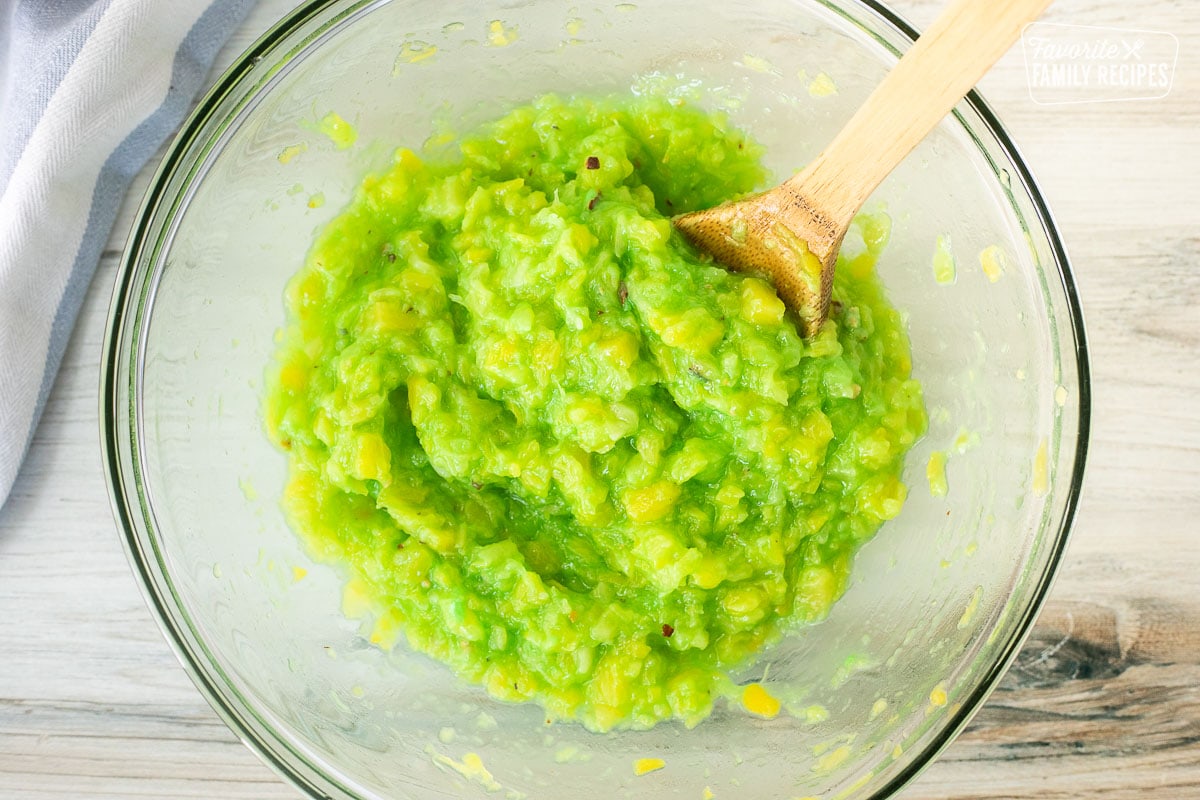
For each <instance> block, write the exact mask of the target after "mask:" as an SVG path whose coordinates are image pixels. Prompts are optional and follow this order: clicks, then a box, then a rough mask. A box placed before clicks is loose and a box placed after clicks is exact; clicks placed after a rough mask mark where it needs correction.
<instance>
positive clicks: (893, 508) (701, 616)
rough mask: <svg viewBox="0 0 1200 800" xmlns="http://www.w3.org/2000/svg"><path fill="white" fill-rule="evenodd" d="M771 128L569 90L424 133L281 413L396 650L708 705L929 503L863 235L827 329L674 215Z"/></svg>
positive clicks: (297, 339) (741, 164)
mask: <svg viewBox="0 0 1200 800" xmlns="http://www.w3.org/2000/svg"><path fill="white" fill-rule="evenodd" d="M760 156H761V148H760V147H759V146H758V145H756V144H754V143H753V142H751V141H749V140H748V139H747V138H746V136H745V134H744V133H742V132H741V131H738V130H736V129H734V128H732V127H730V126H729V124H728V123H727V122H726V121H725V120H724V119H723V118H721V117H720V116H713V115H710V114H707V113H705V112H703V111H700V110H698V109H696V108H692V107H689V106H677V105H674V104H672V103H670V102H668V101H666V100H657V99H646V98H637V97H633V96H623V97H612V98H605V99H587V98H560V97H555V96H547V97H543V98H540V99H538V100H536V101H535V102H534V103H532V104H531V105H528V106H525V107H522V108H517V109H515V110H513V111H512V112H510V113H508V114H507V115H505V116H504V117H502V118H501V119H498V120H496V121H495V122H492V123H490V124H488V125H486V126H485V127H483V128H482V129H481V130H479V131H478V132H476V133H475V134H474V135H472V136H470V137H468V138H464V139H462V140H461V141H460V142H458V143H457V144H456V145H455V146H454V147H453V148H452V149H451V151H450V152H449V153H447V152H446V150H445V148H443V149H442V150H440V151H438V154H436V155H433V154H426V155H425V156H418V155H417V154H415V153H413V152H411V151H408V150H400V151H398V152H397V154H396V157H395V160H394V163H393V164H392V165H391V167H390V168H389V169H388V170H387V171H386V172H384V173H383V174H380V175H375V176H372V177H369V178H367V179H366V181H365V182H364V183H363V184H362V186H361V187H360V188H359V190H358V192H357V194H356V196H355V197H354V199H353V201H352V202H351V203H350V204H349V205H348V206H347V207H346V208H345V210H344V211H342V212H341V214H340V215H339V216H338V217H337V218H336V219H334V220H333V221H332V222H331V223H329V225H328V226H327V227H326V228H325V229H324V230H323V231H322V232H321V233H320V235H319V236H318V239H317V241H316V243H315V245H314V246H313V248H312V250H311V252H310V253H309V255H308V259H307V261H306V263H305V265H304V267H303V268H302V269H301V270H300V272H299V273H298V274H297V275H296V276H295V277H294V278H293V280H292V281H291V283H290V284H289V286H288V288H287V292H286V305H287V315H288V317H287V319H288V321H287V324H286V327H285V328H284V330H283V331H282V335H281V339H280V345H279V350H278V355H277V359H276V361H275V362H274V364H273V365H272V366H271V368H270V371H269V372H270V376H269V386H268V392H267V396H266V398H265V411H266V420H267V428H268V431H269V433H270V436H271V438H272V440H273V441H274V442H275V443H276V444H277V445H278V446H279V447H280V448H282V450H283V451H285V453H286V455H287V458H288V462H289V476H290V477H289V481H288V486H287V489H286V493H285V497H284V506H285V510H286V513H287V516H288V518H289V520H290V522H291V524H292V526H293V527H294V528H295V530H296V532H297V533H298V534H299V535H300V536H301V537H302V539H303V540H304V542H305V543H306V545H307V547H308V548H309V551H310V552H311V553H312V554H313V555H314V557H315V558H317V559H318V560H320V561H323V562H327V563H330V564H333V565H336V566H337V567H338V568H339V569H340V570H342V572H343V573H344V575H345V577H346V579H347V581H348V583H349V585H350V586H351V587H352V591H353V592H354V593H356V594H358V595H359V596H360V598H362V599H364V600H365V601H366V602H367V604H368V605H369V606H370V607H371V609H372V611H373V614H374V619H375V634H374V636H373V637H372V638H373V640H374V641H376V642H379V643H381V644H383V645H384V646H390V645H391V644H392V643H394V642H395V641H397V640H398V639H400V640H402V641H403V642H405V643H407V646H409V647H411V648H413V649H415V650H418V651H421V652H424V653H427V654H429V655H431V656H433V657H435V658H437V659H440V660H441V661H443V662H445V663H446V664H447V665H448V666H449V667H450V668H451V669H452V670H453V671H454V672H455V673H457V674H458V675H459V676H461V677H462V678H464V679H466V680H468V681H472V682H475V683H479V684H482V685H483V686H485V687H486V688H487V690H488V691H489V692H490V693H491V694H493V695H494V696H496V697H498V698H501V699H504V700H511V701H524V700H533V701H536V702H538V703H540V704H541V705H542V706H544V707H545V709H546V710H547V713H548V714H550V715H552V716H553V717H555V718H558V719H575V720H579V721H580V722H582V723H583V724H584V725H586V726H587V727H589V728H591V729H593V730H609V729H612V728H618V727H622V728H628V727H632V728H647V727H650V726H653V725H655V724H656V723H659V722H662V721H664V720H669V719H672V718H677V719H680V720H682V721H683V722H684V723H685V724H687V725H693V724H695V723H697V722H698V721H700V720H701V719H703V718H704V717H705V716H707V715H708V714H709V713H710V711H711V710H712V707H713V703H714V700H715V699H716V698H718V697H722V696H729V695H730V694H731V693H732V692H733V690H734V687H733V684H732V681H731V680H730V678H729V676H728V673H729V670H731V669H733V668H736V667H739V666H742V665H745V664H746V663H747V662H748V661H750V660H751V659H752V658H753V657H754V656H755V655H756V654H758V653H760V652H761V651H762V650H763V648H764V647H766V646H768V645H770V644H771V643H773V642H775V641H777V640H778V639H779V638H780V637H781V636H782V635H784V634H785V633H786V632H787V631H788V630H790V629H794V628H796V627H797V626H798V625H801V624H803V623H807V622H812V621H815V620H819V619H821V618H822V617H823V616H824V615H825V614H826V613H827V612H828V610H829V608H830V605H831V604H832V603H833V602H834V601H835V600H836V599H837V598H838V597H839V596H840V594H841V593H842V592H843V590H844V589H845V587H846V584H847V579H848V575H849V572H850V568H851V561H852V559H853V556H854V553H855V551H856V550H857V549H858V548H859V547H860V546H861V545H862V544H863V542H865V541H866V540H867V539H869V538H870V537H871V536H872V535H873V534H874V533H875V532H876V530H878V528H879V526H880V525H881V524H882V523H883V521H884V520H887V519H890V518H892V517H894V516H895V515H896V514H897V513H898V512H899V511H900V508H901V506H902V504H903V503H904V499H905V487H904V485H903V484H902V483H901V481H900V473H901V468H902V464H903V458H904V454H905V452H906V451H907V450H908V449H909V447H910V446H911V445H912V444H913V442H914V441H915V440H916V439H917V437H918V436H920V435H921V433H922V432H923V431H924V428H925V414H924V410H923V401H922V397H921V391H920V387H919V385H918V384H917V383H916V382H915V381H914V380H912V378H911V376H910V371H911V363H910V358H909V345H908V340H907V336H906V334H905V332H904V328H903V325H902V322H901V319H900V315H899V314H898V312H897V311H896V310H895V309H893V308H892V307H891V306H890V305H889V304H888V302H887V300H886V299H885V297H884V295H883V293H882V290H881V287H880V284H879V282H878V280H877V278H876V277H875V274H874V264H875V260H876V258H877V257H878V256H879V254H880V251H881V249H882V247H883V245H884V243H885V241H886V239H887V230H888V229H887V225H886V218H861V219H860V220H859V221H857V222H856V224H857V225H858V226H859V229H860V232H861V233H862V237H863V239H864V241H865V242H866V250H865V252H863V253H862V254H860V255H858V256H856V257H854V258H852V259H849V260H843V261H842V262H841V263H840V264H839V266H838V272H837V278H836V281H835V288H834V301H835V303H834V307H835V312H834V314H833V315H832V317H831V319H830V320H829V321H828V322H827V323H826V324H825V326H824V328H823V329H822V330H821V332H820V334H819V335H817V336H816V337H814V338H813V339H811V340H809V341H804V340H802V339H801V338H800V336H799V335H798V333H797V329H796V326H795V325H794V323H793V321H792V320H791V319H790V318H789V317H788V315H787V314H785V312H784V307H783V304H782V303H781V302H780V301H779V299H778V298H777V297H776V295H775V292H774V291H773V289H772V288H771V286H770V285H769V284H768V283H765V282H764V281H763V280H760V279H759V278H756V277H751V276H747V275H742V274H733V273H730V272H727V271H726V270H724V269H722V268H721V267H720V266H717V265H714V264H712V263H710V262H709V261H708V260H707V259H705V258H702V257H700V256H699V255H698V254H697V253H696V252H695V251H694V250H692V249H691V248H690V247H689V246H688V245H687V244H686V243H684V242H683V240H682V239H681V238H680V237H679V236H678V235H677V234H676V233H674V232H673V230H672V226H671V223H670V217H671V216H673V215H675V214H678V213H682V212H687V211H692V210H696V209H701V208H706V207H709V206H712V205H716V204H717V203H720V202H722V201H724V200H728V199H731V198H736V197H738V196H739V195H742V194H744V193H746V192H748V191H751V190H753V189H754V188H756V187H757V186H759V185H761V184H762V183H763V182H764V180H765V178H766V175H765V172H764V170H763V168H762V166H761V164H760V160H759V159H760Z"/></svg>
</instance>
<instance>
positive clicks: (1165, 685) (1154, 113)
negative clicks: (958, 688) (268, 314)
mask: <svg viewBox="0 0 1200 800" xmlns="http://www.w3.org/2000/svg"><path fill="white" fill-rule="evenodd" d="M290 5H291V3H290V2H289V0H263V2H262V3H261V4H260V6H259V7H258V8H257V9H256V10H255V11H254V12H253V13H252V14H251V16H250V18H249V19H248V20H247V21H246V23H245V25H244V26H243V27H242V29H241V31H240V32H239V34H238V35H237V36H236V37H235V38H234V39H233V41H232V42H231V43H230V44H229V46H228V47H227V48H226V49H225V51H224V52H223V53H222V54H221V56H220V57H219V58H218V64H217V68H218V69H221V68H223V67H224V66H225V65H226V64H228V63H229V62H230V61H231V60H232V59H233V58H234V57H235V56H236V54H237V53H238V52H240V51H241V50H242V49H243V48H244V47H245V46H246V45H247V44H248V43H249V42H250V41H251V40H252V39H253V38H254V37H256V36H257V35H258V34H259V33H260V32H261V31H263V30H265V28H266V27H268V26H269V25H270V24H271V23H272V22H273V21H274V19H276V18H277V17H279V16H281V15H282V14H283V12H284V11H286V10H287V8H288V7H289V6H290ZM894 5H895V7H896V8H897V10H899V11H900V12H901V13H902V14H904V15H905V16H907V17H908V18H909V19H910V20H912V21H914V22H915V23H916V24H918V25H919V26H920V25H924V24H927V23H928V22H929V21H930V20H931V19H932V17H933V16H934V14H935V13H936V11H937V9H938V7H939V6H940V0H904V2H900V1H899V0H896V2H895V3H894ZM1047 19H1048V20H1052V21H1056V22H1063V23H1074V24H1085V25H1100V26H1114V27H1120V28H1142V29H1150V30H1156V31H1171V32H1173V33H1175V34H1177V35H1178V37H1179V40H1180V48H1179V62H1178V66H1177V69H1176V74H1175V81H1174V87H1173V89H1172V91H1171V92H1170V94H1169V95H1168V96H1167V97H1165V98H1163V99H1159V100H1153V101H1145V102H1135V103H1103V104H1101V103H1095V104H1082V105H1074V106H1046V105H1038V104H1036V103H1034V102H1032V101H1031V99H1030V96H1029V92H1028V88H1027V83H1026V76H1025V69H1024V64H1023V60H1022V56H1021V51H1020V49H1019V48H1018V49H1017V50H1015V51H1014V52H1012V53H1010V54H1009V55H1008V56H1006V57H1005V59H1004V60H1003V61H1002V62H1001V64H1000V65H999V66H998V67H997V69H996V70H995V71H994V72H993V73H992V74H991V75H989V76H988V77H987V78H986V79H985V81H984V83H983V86H982V88H983V92H984V96H985V97H987V99H988V100H989V101H990V102H991V103H992V104H993V105H994V106H995V108H996V109H997V111H998V112H999V114H1000V117H1001V119H1003V120H1004V121H1005V123H1006V124H1007V125H1008V127H1009V129H1010V131H1011V132H1012V133H1013V136H1014V138H1015V139H1016V141H1017V143H1018V145H1019V146H1020V147H1021V149H1022V151H1023V152H1024V154H1025V155H1026V156H1027V158H1028V161H1029V163H1030V164H1031V166H1032V169H1033V171H1034V173H1035V175H1036V176H1037V177H1038V178H1039V180H1040V183H1041V186H1042V188H1043V189H1044V190H1045V194H1046V195H1047V197H1048V200H1049V202H1050V205H1051V208H1052V209H1053V210H1054V211H1055V214H1056V217H1057V220H1058V222H1059V223H1060V225H1061V229H1062V232H1063V235H1064V237H1065V240H1066V244H1067V247H1068V249H1069V251H1070V252H1071V255H1072V256H1073V260H1074V264H1075V267H1076V275H1077V279H1078V283H1079V289H1080V292H1081V294H1082V297H1083V306H1084V311H1085V314H1086V317H1087V322H1088V328H1089V334H1090V339H1091V353H1092V368H1093V377H1094V385H1093V396H1094V402H1095V407H1094V422H1093V434H1092V449H1091V457H1090V463H1089V467H1088V475H1087V483H1086V490H1085V492H1084V496H1083V500H1082V505H1081V507H1080V510H1079V516H1078V523H1077V526H1076V529H1075V534H1074V538H1073V541H1072V543H1071V546H1070V550H1069V553H1068V557H1067V560H1066V563H1065V565H1064V567H1063V570H1062V573H1061V575H1060V577H1059V579H1058V582H1057V584H1056V586H1055V588H1054V590H1053V593H1052V595H1051V597H1050V600H1049V603H1048V605H1047V607H1046V610H1045V612H1044V613H1043V615H1042V617H1041V620H1040V622H1039V624H1038V626H1037V629H1036V630H1035V632H1034V634H1033V636H1032V638H1031V639H1030V641H1029V643H1028V645H1027V646H1026V648H1025V650H1024V651H1023V653H1022V654H1021V656H1020V657H1019V659H1018V661H1017V663H1016V665H1015V666H1014V668H1013V669H1012V670H1011V671H1010V673H1009V675H1008V676H1007V677H1006V678H1005V679H1004V681H1003V683H1002V684H1001V686H1000V689H999V690H998V691H997V692H996V693H995V694H994V695H993V696H992V698H991V700H990V701H989V702H988V704H987V705H986V707H985V708H984V709H983V710H982V712H980V714H979V715H978V716H977V717H976V719H975V721H974V723H973V724H972V725H971V727H970V728H969V729H968V730H967V732H966V733H965V734H964V735H963V736H962V737H961V738H959V739H958V741H957V742H956V743H955V744H953V745H952V746H951V747H950V748H949V750H948V751H947V752H946V753H945V754H944V755H943V756H942V758H941V759H940V760H939V761H938V762H937V763H936V764H935V765H934V766H933V767H932V768H930V769H929V770H928V771H927V772H926V773H925V774H924V775H923V776H922V777H921V778H920V779H919V780H918V781H917V782H916V783H915V784H914V785H913V786H912V787H910V788H909V789H908V790H907V792H906V794H905V797H908V798H914V799H916V798H977V799H979V800H982V798H990V799H994V798H1010V797H1011V798H1016V797H1021V798H1025V797H1037V798H1042V799H1043V800H1065V799H1066V798H1078V799H1079V800H1084V798H1086V799H1087V800H1135V799H1136V800H1143V798H1148V797H1154V798H1167V799H1169V800H1176V799H1177V798H1200V399H1198V398H1200V13H1198V11H1197V8H1196V6H1195V4H1194V3H1193V2H1192V0H1174V2H1166V1H1165V0H1123V1H1122V2H1117V1H1116V0H1059V1H1058V3H1057V4H1056V5H1055V7H1054V8H1053V9H1052V10H1051V12H1050V13H1049V15H1048V16H1047ZM214 77H215V73H214ZM149 171H150V167H148V168H147V169H145V170H143V171H142V173H141V174H140V175H139V176H138V179H137V180H136V181H135V183H134V187H133V190H132V191H131V192H130V194H129V196H128V198H127V199H126V201H125V204H124V206H123V207H122V210H121V214H120V217H119V218H118V221H117V225H116V228H115V230H114V232H113V236H112V239H111V242H110V244H109V249H108V250H107V251H106V252H105V254H104V258H103V260H102V261H101V264H100V269H99V271H98V273H97V275H96V278H95V281H94V283H93V285H92V287H91V290H90V292H89V294H88V297H87V301H86V303H85V305H84V307H83V313H82V316H81V318H80V321H79V325H78V327H77V329H76V330H75V334H74V337H73V339H72V341H71V344H70V347H69V349H68V350H67V354H66V358H65V361H64V363H63V367H62V372H61V373H60V374H59V376H58V380H57V383H56V384H55V386H54V390H53V393H52V394H51V396H50V401H49V404H48V406H47V408H46V413H45V416H44V418H43V419H42V422H41V426H40V428H39V429H38V431H37V434H36V437H35V439H34V442H33V448H32V450H31V452H30V453H29V457H28V459H27V461H26V463H25V466H24V469H23V471H22V473H21V475H20V478H19V479H18V482H17V485H16V487H15V489H14V491H13V494H12V497H11V499H10V500H9V501H8V503H7V504H6V505H5V506H4V507H3V508H2V509H0V798H50V797H56V798H57V797H63V798H65V797H70V798H129V797H161V798H179V797H203V798H217V797H220V798H273V797H280V798H282V797H294V796H295V792H294V790H292V789H291V788H290V787H289V786H287V785H285V784H284V783H283V782H282V781H281V780H280V779H279V778H277V777H276V776H275V774H274V773H272V772H271V771H270V770H269V769H268V768H267V767H265V766H263V765H262V764H261V763H260V762H259V761H258V759H257V758H256V757H255V756H254V755H253V754H252V753H251V752H250V751H249V750H247V749H246V748H245V747H243V746H242V745H241V744H240V743H239V742H238V741H237V740H236V739H235V738H234V736H233V734H232V733H230V732H229V730H227V729H226V728H225V726H224V725H223V724H222V723H221V721H220V720H219V719H218V718H217V716H216V715H215V714H214V713H213V712H212V711H211V710H210V709H209V707H208V706H207V705H206V704H205V702H204V700H202V699H201V697H200V695H199V694H198V693H197V692H196V690H195V689H194V688H193V687H192V684H191V683H190V681H189V680H188V678H187V676H186V675H185V674H184V671H183V669H182V668H181V667H180V666H179V665H178V663H177V662H176V661H175V658H174V656H173V655H172V654H171V652H170V650H169V648H168V647H167V645H166V643H165V641H164V640H163V638H162V636H161V634H160V633H159V631H158V628H157V626H156V625H155V623H154V621H153V620H152V619H151V617H150V614H149V612H148V611H147V609H146V607H145V605H144V604H143V602H142V599H141V596H140V594H139V592H138V589H137V586H136V585H135V583H134V578H133V575H132V573H131V572H130V570H129V567H128V566H127V565H126V562H125V556H124V554H123V552H122V550H121V545H120V542H119V539H118V533H117V530H116V528H115V525H114V523H113V520H112V517H111V514H110V512H109V505H108V500H107V496H106V492H105V488H104V479H103V475H102V472H101V461H100V452H99V443H98V439H99V433H98V424H97V396H96V395H97V385H98V364H99V359H100V346H101V340H102V337H103V329H104V322H105V315H106V313H107V309H108V301H109V297H110V293H111V290H112V285H113V280H114V275H115V270H116V265H117V262H118V259H119V254H120V248H121V246H122V244H123V240H124V237H125V233H126V231H127V230H128V228H129V226H130V224H131V221H132V213H133V211H134V209H135V207H136V205H137V203H138V200H139V199H140V197H141V194H142V192H143V191H144V189H145V185H146V181H147V179H148V177H149Z"/></svg>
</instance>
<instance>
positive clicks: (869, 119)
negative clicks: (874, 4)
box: [674, 0, 1052, 337]
mask: <svg viewBox="0 0 1200 800" xmlns="http://www.w3.org/2000/svg"><path fill="white" fill-rule="evenodd" d="M1051 1H1052V0H955V2H953V3H952V4H951V5H950V6H949V7H948V8H947V9H946V10H945V11H943V12H942V15H941V16H940V17H938V18H937V20H935V21H934V23H933V24H932V25H930V26H929V29H928V30H927V31H925V33H924V34H922V36H921V37H920V38H919V39H917V41H916V43H915V44H913V46H912V47H911V48H910V49H909V51H908V52H907V53H905V54H904V57H903V58H901V59H900V61H899V63H897V64H896V67H895V69H893V70H892V71H891V72H890V73H889V74H888V75H887V77H885V78H884V79H883V82H882V83H880V84H879V86H878V87H877V88H876V89H875V91H874V92H872V93H871V96H870V97H868V98H867V101H866V103H864V104H863V106H862V108H860V109H858V111H857V112H856V113H855V114H854V116H853V117H851V119H850V121H849V122H848V123H847V124H846V127H844V128H843V129H842V130H841V132H840V133H839V134H838V135H837V138H835V139H834V140H833V142H831V143H830V145H829V146H828V147H826V148H825V150H824V151H823V152H822V153H821V154H820V155H818V156H817V157H816V159H815V160H813V162H812V163H810V164H809V165H808V166H807V167H805V168H804V169H803V170H802V171H801V172H799V173H797V174H796V175H794V176H793V177H792V178H790V179H788V180H787V181H785V182H784V183H782V184H780V185H779V186H776V187H775V188H774V189H770V190H768V191H766V192H764V193H762V194H759V195H755V196H753V197H749V198H746V199H745V200H739V201H737V202H735V203H726V204H725V205H722V206H718V207H717V208H710V209H706V210H704V211H695V212H692V213H690V214H683V215H681V216H678V217H676V218H675V220H674V222H675V226H676V227H677V228H678V229H679V230H680V231H681V232H682V233H683V235H684V236H685V237H686V238H687V239H689V240H690V241H691V242H692V244H694V245H695V246H696V247H697V248H698V249H700V250H702V251H706V252H708V253H710V254H712V256H713V258H714V259H716V260H717V261H718V262H720V263H721V264H724V265H725V266H727V267H730V268H732V269H736V270H744V271H749V272H755V273H759V274H762V275H765V276H767V277H769V278H770V279H771V280H772V281H773V282H774V284H775V290H776V291H777V292H778V293H779V296H780V298H781V299H782V300H783V301H784V303H786V304H787V305H788V306H789V307H790V308H791V309H792V310H793V311H795V312H796V315H797V316H798V318H799V321H800V330H801V333H802V334H803V335H804V336H805V337H809V336H813V335H814V334H816V333H817V331H819V330H820V329H821V325H822V324H823V323H824V322H825V319H826V317H827V316H828V315H829V296H830V292H831V291H832V289H833V267H834V264H835V262H836V261H837V252H838V249H839V248H840V247H841V246H842V239H843V238H845V236H846V230H847V228H848V227H849V225H850V220H851V219H853V218H854V215H855V214H857V213H858V211H859V209H860V208H862V205H863V203H865V202H866V200H867V197H868V196H870V194H871V192H873V191H875V188H876V187H877V186H879V184H880V183H881V182H882V181H883V179H884V178H886V177H887V175H888V173H890V172H891V171H892V170H893V169H895V168H896V166H897V165H898V164H899V163H900V162H901V161H903V160H904V157H905V156H907V155H908V154H909V152H911V151H912V149H913V148H914V147H915V146H916V145H917V143H918V142H920V141H921V140H922V139H924V138H925V135H926V134H928V133H929V131H931V130H933V127H934V126H935V125H937V124H938V122H940V121H941V120H942V118H943V117H945V116H946V114H947V113H949V111H950V109H952V108H953V107H954V105H955V104H956V103H957V102H958V101H959V100H961V99H962V97H963V95H965V94H966V93H967V92H969V91H970V90H971V87H972V86H974V85H975V84H976V82H978V80H979V79H980V78H981V77H983V74H984V73H985V72H987V71H988V69H989V68H990V67H991V66H992V64H994V63H995V62H996V60H997V59H998V58H1000V56H1001V55H1002V54H1003V53H1004V52H1005V51H1006V50H1008V48H1009V47H1010V46H1011V45H1012V43H1013V42H1014V41H1016V39H1017V37H1018V36H1019V35H1020V33H1021V31H1022V29H1023V28H1024V27H1025V25H1027V24H1028V23H1030V22H1032V21H1033V20H1034V19H1036V18H1037V17H1038V15H1039V14H1041V13H1042V11H1044V10H1045V8H1046V7H1047V6H1048V5H1050V3H1051Z"/></svg>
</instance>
